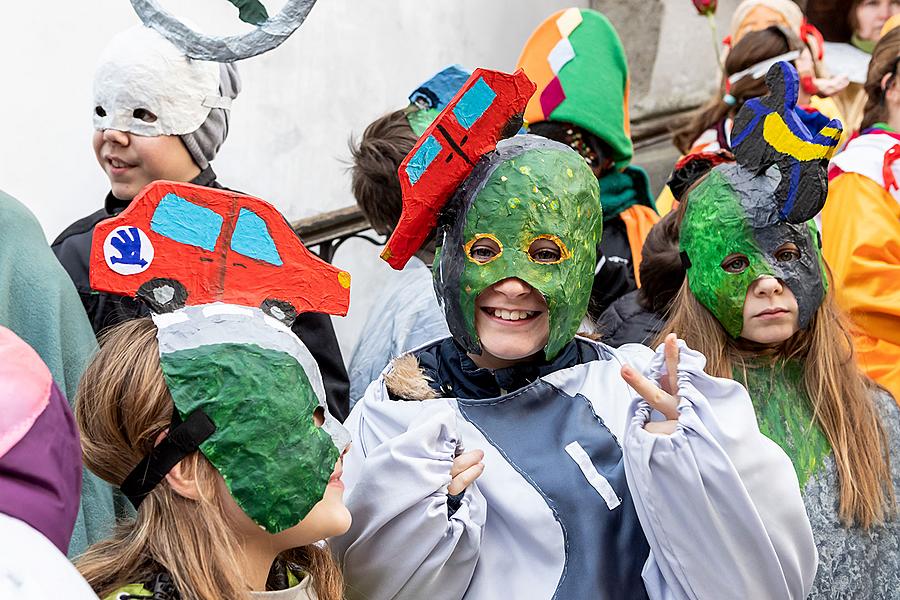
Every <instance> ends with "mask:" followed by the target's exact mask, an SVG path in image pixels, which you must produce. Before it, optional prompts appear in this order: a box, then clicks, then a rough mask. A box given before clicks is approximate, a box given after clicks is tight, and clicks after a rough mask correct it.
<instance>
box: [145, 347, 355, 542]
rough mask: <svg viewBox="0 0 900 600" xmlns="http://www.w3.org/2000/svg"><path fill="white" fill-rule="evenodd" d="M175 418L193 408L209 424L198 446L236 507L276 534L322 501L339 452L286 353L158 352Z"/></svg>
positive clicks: (298, 369) (234, 350)
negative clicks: (208, 431)
mask: <svg viewBox="0 0 900 600" xmlns="http://www.w3.org/2000/svg"><path fill="white" fill-rule="evenodd" d="M161 362H162V368H163V373H164V374H165V378H166V383H167V385H168V387H169V390H171V392H172V398H173V400H174V401H175V406H176V407H177V408H178V412H179V414H180V415H181V416H182V418H185V417H186V416H187V415H189V414H190V413H192V412H193V411H194V410H196V409H198V408H202V409H203V411H204V412H205V413H206V414H207V416H209V417H210V418H211V419H212V421H213V422H214V423H215V424H216V432H215V433H214V434H213V435H212V437H210V438H209V439H207V440H206V441H205V442H203V443H202V444H201V445H200V449H201V451H202V452H203V454H204V455H205V456H206V458H208V459H209V461H210V462H211V463H212V464H213V466H215V467H216V469H217V470H218V471H219V473H221V475H222V477H223V478H224V479H225V483H226V484H227V485H228V489H229V490H230V491H231V495H232V497H234V499H235V501H236V502H237V504H238V505H239V506H240V507H241V508H242V509H243V510H244V512H245V513H247V515H248V516H249V517H250V518H251V519H253V520H254V521H255V522H256V523H257V524H259V525H261V526H262V527H264V528H265V529H266V531H268V532H270V533H277V532H279V531H283V530H285V529H288V528H290V527H293V526H294V525H296V524H297V523H299V522H300V521H301V520H302V519H303V518H304V517H305V516H306V515H307V513H309V511H310V510H311V509H312V507H313V506H314V505H315V504H316V503H317V502H318V501H319V500H321V499H322V495H323V494H324V493H325V487H326V486H327V485H328V480H329V478H330V477H331V472H332V470H333V466H334V463H335V462H336V461H337V458H338V455H339V451H338V449H337V448H336V447H335V445H334V444H333V443H332V441H331V438H330V437H329V436H328V434H327V433H325V431H323V430H322V429H320V428H319V427H316V425H315V422H314V421H313V411H314V410H315V408H316V407H317V406H318V400H317V399H316V395H315V392H314V391H313V388H312V386H311V385H310V383H309V379H308V378H307V376H306V373H305V372H304V370H303V367H301V366H300V364H299V363H298V362H297V361H296V359H294V358H293V357H292V356H290V355H289V354H286V353H284V352H278V351H275V350H267V349H264V348H260V347H258V346H255V345H249V344H210V345H206V346H200V347H198V348H193V349H189V350H178V351H176V352H171V353H166V354H163V355H162V356H161Z"/></svg>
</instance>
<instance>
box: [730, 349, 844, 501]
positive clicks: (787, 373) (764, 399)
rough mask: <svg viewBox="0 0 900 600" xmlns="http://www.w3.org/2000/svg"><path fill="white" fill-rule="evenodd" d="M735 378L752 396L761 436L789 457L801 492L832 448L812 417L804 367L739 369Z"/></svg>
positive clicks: (784, 364) (780, 366)
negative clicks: (804, 378) (805, 384)
mask: <svg viewBox="0 0 900 600" xmlns="http://www.w3.org/2000/svg"><path fill="white" fill-rule="evenodd" d="M734 378H735V379H736V380H738V381H740V382H742V383H743V384H744V385H745V387H746V388H747V390H748V391H749V392H750V397H751V398H752V399H753V408H754V409H755V410H756V417H757V420H758V421H759V430H760V432H761V433H762V434H763V435H765V436H766V437H767V438H769V439H770V440H772V441H773V442H775V443H776V444H778V445H779V446H781V449H782V450H784V452H785V454H787V455H788V456H789V457H790V459H791V462H792V463H793V464H794V470H795V471H796V472H797V479H798V480H799V481H800V487H801V489H802V488H803V487H804V486H805V485H806V482H807V481H808V480H809V478H810V477H811V476H812V475H815V474H816V473H817V472H818V470H819V468H820V467H821V465H822V460H823V459H824V458H825V457H826V456H828V455H829V454H830V453H831V444H829V443H828V438H827V437H826V436H825V433H824V432H823V431H822V428H821V427H820V426H819V422H818V421H817V420H816V419H815V416H814V415H813V410H812V407H811V405H810V402H809V397H808V396H807V394H806V390H805V388H804V386H803V369H802V367H801V365H800V364H799V363H797V362H796V361H789V362H787V363H783V364H780V365H777V366H771V365H764V366H759V367H748V368H746V369H741V368H737V367H736V368H735V369H734Z"/></svg>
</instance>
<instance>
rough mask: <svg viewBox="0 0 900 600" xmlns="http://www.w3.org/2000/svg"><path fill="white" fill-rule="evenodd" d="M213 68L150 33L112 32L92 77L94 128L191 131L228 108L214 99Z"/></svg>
mask: <svg viewBox="0 0 900 600" xmlns="http://www.w3.org/2000/svg"><path fill="white" fill-rule="evenodd" d="M219 68H220V67H219V64H218V63H214V62H205V61H198V60H192V59H190V58H187V57H186V56H184V55H183V54H182V53H181V52H179V51H178V50H177V49H176V48H175V46H173V45H172V44H170V43H169V42H168V41H167V40H166V39H165V38H164V37H162V36H161V35H160V34H158V33H156V32H155V31H154V30H152V29H150V28H148V27H143V26H138V27H133V28H131V29H127V30H125V31H123V32H121V33H119V34H117V35H116V36H115V37H114V38H113V39H112V41H111V42H110V43H109V45H108V46H107V47H106V49H105V50H104V51H103V54H102V55H101V56H100V62H99V65H98V67H97V71H96V73H95V75H94V128H95V129H98V130H102V129H116V130H119V131H128V132H131V133H134V134H137V135H143V136H159V135H183V134H186V133H192V132H194V131H197V129H199V128H200V126H201V125H202V124H203V122H204V121H205V120H206V117H207V116H209V111H210V110H211V109H213V108H230V106H231V99H230V98H223V97H221V96H220V95H219Z"/></svg>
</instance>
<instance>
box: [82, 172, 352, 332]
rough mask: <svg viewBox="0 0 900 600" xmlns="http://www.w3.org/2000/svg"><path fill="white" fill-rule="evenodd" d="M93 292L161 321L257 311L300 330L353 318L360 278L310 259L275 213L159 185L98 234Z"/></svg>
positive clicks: (241, 200) (220, 193)
mask: <svg viewBox="0 0 900 600" xmlns="http://www.w3.org/2000/svg"><path fill="white" fill-rule="evenodd" d="M90 277H91V287H92V288H93V289H95V290H99V291H105V292H112V293H116V294H123V295H132V296H137V297H139V298H141V299H142V300H143V301H144V302H146V303H147V304H148V305H149V306H150V308H151V309H152V310H153V311H154V312H157V313H160V312H170V311H173V310H176V309H178V308H181V307H183V306H185V305H186V304H191V305H195V304H207V303H210V302H217V301H219V302H226V303H230V304H240V305H244V306H257V307H260V308H262V310H264V311H265V312H266V313H267V314H269V315H271V316H273V317H275V318H277V319H279V320H280V321H282V322H285V323H287V324H290V323H291V322H292V321H293V320H294V318H296V316H297V315H298V314H299V313H301V312H306V311H314V312H323V313H329V314H334V315H345V314H347V308H348V306H349V288H350V275H349V274H348V273H346V272H345V271H341V270H340V269H338V268H336V267H334V266H332V265H330V264H328V263H326V262H325V261H323V260H321V259H320V258H318V257H317V256H315V255H314V254H312V253H311V252H310V251H309V250H307V249H306V248H305V247H304V246H303V244H302V243H301V242H300V239H299V238H298V237H297V235H296V234H295V233H294V231H293V230H292V229H291V227H290V225H289V224H288V222H287V221H286V220H285V218H284V217H283V216H282V215H281V213H279V212H278V211H277V210H276V209H275V208H274V207H273V206H272V205H270V204H268V203H267V202H265V201H263V200H260V199H258V198H253V197H251V196H245V195H243V194H239V193H237V192H232V191H228V190H219V189H211V188H206V187H201V186H196V185H191V184H187V183H174V182H169V181H157V182H154V183H152V184H150V185H148V186H147V187H146V188H144V189H143V190H142V191H141V193H140V194H138V196H137V197H136V198H135V199H134V200H133V201H132V202H131V204H130V205H129V206H128V208H126V209H125V210H124V211H123V212H122V213H121V214H119V215H117V216H115V217H113V218H111V219H107V220H105V221H103V222H101V223H100V224H98V225H97V227H96V228H95V229H94V236H93V242H92V246H91V274H90Z"/></svg>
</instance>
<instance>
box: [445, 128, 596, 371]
mask: <svg viewBox="0 0 900 600" xmlns="http://www.w3.org/2000/svg"><path fill="white" fill-rule="evenodd" d="M602 223H603V216H602V212H601V208H600V190H599V186H598V184H597V178H596V177H594V174H593V173H592V172H591V169H590V167H588V166H587V165H586V164H585V162H584V159H582V158H581V156H579V155H578V153H577V152H575V151H574V150H572V149H571V148H568V147H567V146H564V145H563V144H559V143H557V142H553V141H550V140H547V139H545V138H541V137H538V136H533V135H520V136H516V137H514V138H511V139H508V140H504V141H501V142H500V143H499V144H497V148H496V150H494V151H493V152H491V153H489V154H487V155H485V156H484V157H482V159H481V161H480V162H479V163H478V164H477V165H476V167H475V169H474V170H473V172H472V174H471V175H470V176H469V178H468V179H466V181H465V182H464V183H463V184H462V185H461V186H460V187H459V189H458V190H457V192H456V194H455V195H454V197H453V198H452V199H451V201H450V202H449V203H448V205H447V207H446V208H445V209H444V212H443V214H442V219H441V223H440V230H439V233H438V242H439V244H440V248H439V249H438V255H437V256H436V257H435V265H436V268H435V269H434V277H435V291H436V292H437V296H438V299H439V300H440V301H441V304H442V306H443V308H444V312H445V314H446V317H447V324H448V326H449V328H450V332H451V333H452V334H453V337H454V339H456V341H457V342H458V343H460V344H461V345H462V346H463V347H464V348H465V349H466V351H467V352H473V353H480V352H481V345H480V342H479V339H478V333H477V331H476V330H475V299H476V298H477V297H478V295H479V294H480V293H481V292H483V291H484V290H485V289H486V288H488V287H489V286H491V285H493V284H495V283H497V282H499V281H502V280H504V279H509V278H518V279H521V280H522V281H524V282H526V283H528V284H529V285H530V286H532V287H533V288H535V289H537V290H538V291H539V292H541V294H542V295H543V297H544V299H545V301H546V302H547V307H548V312H549V318H550V337H549V339H548V342H547V345H546V347H545V348H544V355H545V357H546V358H547V359H548V360H550V359H552V358H553V357H555V356H556V355H557V353H559V351H560V350H561V349H562V348H563V346H565V345H566V344H567V343H568V342H569V341H570V340H571V339H572V338H573V337H574V335H575V333H577V331H578V326H579V325H580V323H581V320H582V319H583V318H584V315H585V312H586V311H587V305H588V300H589V299H590V294H591V286H592V284H593V280H594V268H595V266H596V260H597V246H598V244H599V243H600V235H601V231H602ZM482 237H490V238H491V239H493V240H494V242H496V243H497V245H498V246H499V247H500V253H499V254H498V255H497V256H496V257H494V258H493V259H492V260H490V261H488V262H486V263H480V262H478V261H475V260H474V259H472V257H471V256H470V255H469V253H468V250H469V249H470V248H471V246H472V244H473V243H475V242H476V241H477V240H478V239H480V238H482ZM541 238H544V239H549V240H552V241H553V242H554V243H556V244H557V245H558V246H559V249H560V259H559V260H558V261H555V262H552V263H543V262H536V261H535V260H533V258H532V257H531V255H530V253H529V248H530V247H531V244H532V243H533V242H534V241H535V240H536V239H541Z"/></svg>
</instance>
